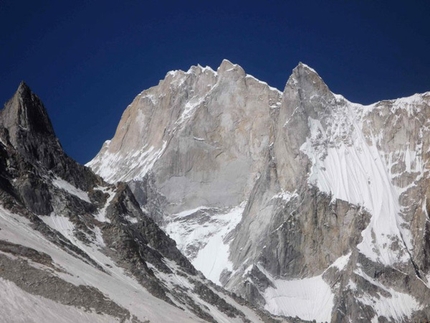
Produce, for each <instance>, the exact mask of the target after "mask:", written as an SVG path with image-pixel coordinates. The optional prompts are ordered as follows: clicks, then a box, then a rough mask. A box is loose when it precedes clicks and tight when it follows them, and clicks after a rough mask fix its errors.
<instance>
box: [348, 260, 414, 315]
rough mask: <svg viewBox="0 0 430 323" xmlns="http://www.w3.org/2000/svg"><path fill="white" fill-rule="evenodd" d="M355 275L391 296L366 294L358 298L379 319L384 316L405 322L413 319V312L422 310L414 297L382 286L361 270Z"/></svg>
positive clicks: (356, 271)
mask: <svg viewBox="0 0 430 323" xmlns="http://www.w3.org/2000/svg"><path fill="white" fill-rule="evenodd" d="M354 273H355V274H357V275H359V276H361V277H362V278H364V279H365V280H367V281H368V282H370V283H371V284H372V285H375V286H377V287H378V288H380V289H382V290H384V291H385V292H386V293H388V294H389V295H390V296H384V295H383V294H381V293H378V294H377V295H370V294H368V293H364V294H363V295H362V296H358V297H357V299H358V300H359V301H360V302H361V303H363V304H365V305H369V306H371V307H372V308H373V309H374V310H375V312H376V314H377V315H376V317H377V318H379V317H381V316H384V317H386V318H388V319H389V320H392V321H394V322H403V321H405V319H407V318H409V317H411V315H412V313H413V312H415V311H418V310H420V309H422V306H421V305H420V304H419V303H418V302H417V301H416V300H415V299H414V298H413V297H412V296H410V295H408V294H404V293H400V292H398V291H395V290H394V289H392V288H388V287H386V286H384V285H382V284H381V283H379V282H378V281H376V280H374V279H373V278H371V277H369V276H368V275H366V274H365V273H364V272H363V271H362V270H361V269H360V268H358V269H357V270H355V271H354ZM384 294H385V293H384Z"/></svg>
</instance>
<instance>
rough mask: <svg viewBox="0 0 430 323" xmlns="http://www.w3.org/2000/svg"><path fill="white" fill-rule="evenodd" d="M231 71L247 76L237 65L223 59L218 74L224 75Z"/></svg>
mask: <svg viewBox="0 0 430 323" xmlns="http://www.w3.org/2000/svg"><path fill="white" fill-rule="evenodd" d="M230 71H235V72H239V74H242V75H243V76H245V74H246V73H245V71H244V70H243V68H242V67H241V66H239V65H237V64H233V63H232V62H230V61H229V60H228V59H223V60H222V62H221V65H220V66H219V67H218V70H217V72H218V73H219V74H222V73H225V72H230Z"/></svg>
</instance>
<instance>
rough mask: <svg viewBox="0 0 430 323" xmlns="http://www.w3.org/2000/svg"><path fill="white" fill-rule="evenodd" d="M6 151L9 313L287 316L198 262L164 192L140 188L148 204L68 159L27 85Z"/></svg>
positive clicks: (50, 317)
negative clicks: (169, 213) (230, 287)
mask: <svg viewBox="0 0 430 323" xmlns="http://www.w3.org/2000/svg"><path fill="white" fill-rule="evenodd" d="M0 156H1V158H0V285H1V287H2V288H1V291H0V301H1V302H2V304H6V305H5V306H6V308H7V311H4V312H2V319H4V320H6V321H15V320H17V319H19V320H22V321H26V322H33V321H40V320H42V318H41V317H40V316H35V315H33V314H34V313H41V312H42V313H45V312H46V316H45V317H43V320H44V321H46V322H52V323H54V322H55V323H57V322H63V321H64V322H66V321H67V322H71V321H73V320H75V319H76V317H79V321H80V322H131V323H139V322H141V323H142V322H144V323H148V322H172V323H173V322H177V321H180V322H185V323H187V322H214V323H216V322H225V321H226V320H227V319H229V318H231V319H234V320H235V321H237V322H263V321H267V322H270V321H272V322H279V321H278V320H274V319H272V317H271V316H270V315H267V314H265V313H260V312H258V311H257V310H252V309H251V308H249V307H247V305H246V302H245V301H244V300H240V303H239V302H238V301H235V300H234V299H233V298H232V297H231V296H230V295H229V294H228V293H227V292H226V291H225V290H223V289H221V288H215V287H214V286H213V284H212V283H211V282H209V281H208V280H206V279H205V278H204V277H203V276H202V275H201V274H200V273H199V272H198V271H197V270H196V269H195V268H194V267H193V266H192V264H191V263H190V261H189V260H188V259H187V258H186V257H185V256H183V255H182V254H181V252H180V251H179V250H178V249H177V247H176V243H175V241H174V240H172V239H171V238H169V237H168V236H167V235H166V234H165V232H164V231H162V230H161V229H160V228H159V227H158V225H157V224H156V223H155V222H154V220H152V217H154V218H155V216H152V217H151V216H150V213H149V212H155V211H156V210H157V206H158V205H161V204H162V203H163V199H162V198H160V200H159V201H156V197H158V196H159V194H158V193H157V192H155V190H153V189H152V190H151V189H148V190H144V191H142V192H140V194H139V197H140V199H141V201H146V204H148V207H147V210H142V209H141V207H140V205H139V203H138V202H137V200H136V198H135V196H134V194H133V192H132V191H131V190H130V188H129V186H128V185H127V184H125V183H116V184H108V183H106V182H105V181H104V180H103V179H102V178H101V177H99V176H97V175H95V174H94V173H93V172H92V171H91V170H90V169H89V168H87V167H85V166H82V165H79V164H78V163H76V162H75V161H73V160H72V159H71V158H69V157H68V156H67V155H66V154H65V153H64V152H63V150H62V148H61V145H60V143H59V142H58V139H57V138H56V136H55V133H54V130H53V128H52V125H51V121H50V120H49V117H48V115H47V112H46V110H45V108H44V106H43V104H42V102H41V101H40V99H39V98H38V97H37V96H36V95H35V94H34V93H32V92H31V90H30V89H29V87H28V86H27V85H26V84H25V83H21V84H20V86H19V88H18V90H17V92H16V93H15V95H14V96H13V97H12V99H11V100H10V101H8V102H7V103H6V105H5V107H4V109H3V110H2V111H1V112H0ZM149 183H150V181H148V186H149ZM151 183H152V182H151ZM151 194H152V195H151ZM157 194H158V195H157ZM151 203H152V204H153V206H152V207H150V206H149V205H150V204H151ZM11 295H13V297H14V298H13V300H15V299H16V300H20V302H18V301H11V300H10V298H11V297H12V296H11ZM17 303H19V304H17ZM21 306H22V307H21ZM23 308H24V309H25V310H24V311H23ZM27 310H28V312H27Z"/></svg>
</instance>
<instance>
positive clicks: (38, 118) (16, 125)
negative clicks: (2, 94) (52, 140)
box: [0, 81, 55, 147]
mask: <svg viewBox="0 0 430 323" xmlns="http://www.w3.org/2000/svg"><path fill="white" fill-rule="evenodd" d="M0 118H1V120H0V121H1V124H2V125H3V126H4V127H5V128H7V129H8V130H9V135H10V136H11V142H12V144H13V145H14V146H15V147H17V146H18V145H19V142H18V140H17V132H32V133H37V134H42V135H49V136H55V133H54V129H53V127H52V123H51V120H50V119H49V117H48V113H47V112H46V109H45V107H44V106H43V103H42V102H41V100H40V99H39V98H38V97H37V95H36V94H34V93H33V92H32V91H31V89H30V87H29V86H28V85H27V84H26V83H25V82H24V81H21V83H20V84H19V86H18V89H17V90H16V92H15V94H14V96H13V97H12V99H10V100H9V101H8V102H7V103H6V104H5V106H4V108H3V110H2V111H1V114H0Z"/></svg>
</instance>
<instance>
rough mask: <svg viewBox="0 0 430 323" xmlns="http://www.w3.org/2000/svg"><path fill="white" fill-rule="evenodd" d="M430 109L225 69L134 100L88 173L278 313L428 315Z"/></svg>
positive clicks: (424, 102) (300, 71)
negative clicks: (368, 101) (280, 85)
mask: <svg viewBox="0 0 430 323" xmlns="http://www.w3.org/2000/svg"><path fill="white" fill-rule="evenodd" d="M429 109H430V95H429V93H424V94H416V95H414V96H411V97H409V98H403V99H398V100H390V101H381V102H378V103H375V104H372V105H369V106H363V105H360V104H355V103H351V102H349V101H348V100H346V99H345V98H343V97H342V96H340V95H336V94H333V93H332V92H331V91H330V89H329V88H328V86H327V85H326V84H325V83H324V81H323V80H322V79H321V77H320V76H319V75H318V74H317V72H316V71H314V70H313V69H312V68H310V67H308V66H306V65H305V64H302V63H300V64H299V65H298V66H297V67H296V68H295V69H294V70H293V72H292V75H291V76H290V78H289V79H288V81H287V84H286V86H285V89H284V91H283V93H281V92H279V91H277V90H276V89H273V88H270V87H269V86H268V85H267V84H265V83H263V82H260V81H258V80H256V79H255V78H253V77H252V76H249V75H247V74H246V73H245V72H244V70H243V69H242V68H241V67H240V66H238V65H235V64H232V63H230V62H228V61H223V62H222V64H221V65H220V67H219V68H218V69H217V71H216V72H215V71H214V70H212V69H210V68H208V67H206V68H202V67H200V66H197V67H192V68H191V69H190V70H189V71H187V72H183V71H175V72H169V73H168V74H167V75H166V78H165V79H164V80H162V81H160V83H159V84H158V85H157V86H155V87H153V88H150V89H148V90H145V91H143V92H142V93H141V94H139V96H138V97H136V99H135V100H134V101H133V102H132V104H131V105H130V106H129V107H128V108H127V109H126V110H125V112H124V114H123V117H122V119H121V121H120V123H119V125H118V129H117V132H116V134H115V136H114V138H112V140H110V141H108V142H106V143H105V144H104V146H103V148H102V150H101V151H100V152H99V154H98V155H97V156H96V157H95V158H94V159H93V160H92V161H91V162H90V163H89V164H88V165H89V166H90V167H91V168H92V169H94V170H95V171H96V172H97V173H98V174H99V175H101V176H103V177H104V178H105V179H106V180H108V181H116V180H124V181H130V182H131V184H130V186H131V188H132V190H133V192H136V196H137V200H138V201H139V203H140V205H141V207H143V208H144V209H147V208H148V209H151V210H156V211H155V212H152V213H156V214H157V215H156V216H154V219H155V220H156V221H157V223H160V224H161V225H162V226H163V227H164V228H165V230H166V231H167V232H168V233H169V235H171V236H172V237H174V238H175V239H176V242H177V244H178V246H179V247H180V249H181V250H182V251H183V252H184V253H185V254H186V255H187V256H188V257H190V260H191V261H192V263H194V264H198V265H199V266H201V267H197V269H200V270H202V271H203V272H204V274H206V275H208V276H211V277H212V276H213V275H214V270H216V272H215V274H216V277H215V281H219V282H220V283H221V284H222V285H223V286H225V287H226V288H227V289H229V290H231V291H234V292H236V293H239V294H240V295H242V296H244V297H246V298H247V299H249V300H250V301H251V302H253V303H254V304H257V305H259V306H261V307H264V308H266V309H268V310H271V311H272V312H273V313H275V314H284V315H289V316H295V315H297V316H299V317H301V318H307V319H311V320H312V319H315V320H317V321H332V322H345V321H348V320H350V321H353V322H368V321H370V320H376V319H377V318H378V317H379V318H380V319H381V320H387V321H402V320H403V321H404V320H406V321H408V320H414V319H421V318H427V319H428V318H429V317H430V308H429V306H428V302H427V301H426V300H427V299H428V297H429V296H430V295H429V288H428V287H427V286H428V284H429V283H428V279H429V277H430V276H429V275H430V272H429V263H430V261H429V258H428V254H429V252H430V251H429V242H428V241H429V240H430V238H429V229H428V227H429V226H428V222H429V217H428V199H427V196H428V194H429V193H428V187H429V183H428V181H429V179H428V167H429V166H428V160H429V157H430V155H429V154H430V143H429V138H430V133H429V129H430V127H429V126H430V124H429V120H430V110H429ZM148 196H151V197H153V199H148V198H147V197H148ZM151 200H152V201H153V203H151ZM242 202H244V203H242ZM241 203H242V204H241ZM240 205H242V206H244V207H241V210H242V211H241V220H239V221H236V219H235V218H233V217H234V214H235V212H232V210H236V208H237V207H239V206H240ZM229 216H230V217H231V218H228V217H229ZM233 223H234V224H235V225H234V226H233ZM236 223H238V225H237V226H236ZM230 226H233V228H234V229H233V228H230ZM226 227H228V228H229V229H228V230H227V229H225V228H226ZM211 241H212V242H211ZM213 241H217V243H218V245H217V248H216V246H215V245H216V243H215V245H214V243H213ZM214 259H215V260H214ZM208 263H209V264H211V265H210V266H209V265H207V264H208ZM220 263H221V264H222V265H221V266H224V267H222V268H218V267H217V266H218V265H219V264H220ZM214 268H217V269H214ZM312 279H313V280H312ZM293 282H294V284H296V285H294V286H295V287H294V288H292V287H291V286H293V285H292V284H293ZM308 282H317V283H312V284H314V285H315V288H314V289H312V288H311V287H309V285H306V284H308ZM285 286H287V287H285ZM288 286H290V287H288ZM297 286H299V287H297ZM308 288H309V291H308ZM291 290H293V291H294V292H295V294H294V293H291ZM301 290H305V291H306V292H304V294H300V291H301ZM322 294H324V295H322ZM321 295H322V296H321ZM295 299H296V300H297V299H300V300H304V303H301V301H297V302H295V301H294V300H295ZM290 303H291V304H293V305H291V306H289V305H288V304H290ZM321 303H324V304H326V305H325V308H329V309H330V310H329V311H328V312H327V311H326V310H325V309H324V308H319V307H318V306H320V304H321ZM303 304H305V305H303ZM303 308H305V310H303ZM306 309H308V311H307V312H306ZM319 309H321V311H320V312H324V313H325V314H321V315H320V316H319V314H318V312H319Z"/></svg>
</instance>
